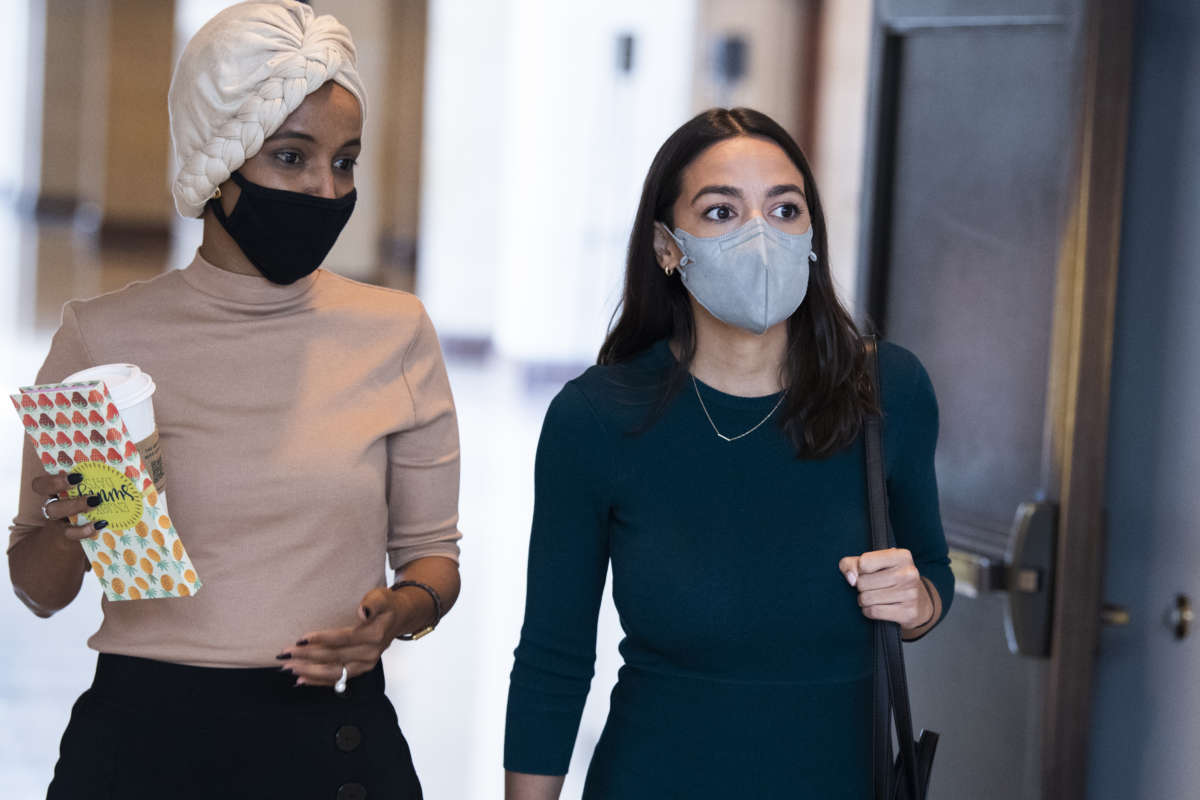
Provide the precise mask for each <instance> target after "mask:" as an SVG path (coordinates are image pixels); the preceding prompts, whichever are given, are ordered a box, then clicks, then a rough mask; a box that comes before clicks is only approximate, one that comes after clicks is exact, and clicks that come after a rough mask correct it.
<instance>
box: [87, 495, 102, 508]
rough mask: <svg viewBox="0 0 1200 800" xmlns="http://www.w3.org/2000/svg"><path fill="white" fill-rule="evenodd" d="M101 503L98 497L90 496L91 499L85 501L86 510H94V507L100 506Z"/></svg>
mask: <svg viewBox="0 0 1200 800" xmlns="http://www.w3.org/2000/svg"><path fill="white" fill-rule="evenodd" d="M103 502H104V501H103V500H101V499H100V497H99V496H98V495H92V496H91V497H89V498H88V499H87V504H88V508H95V507H96V506H98V505H100V504H101V503H103Z"/></svg>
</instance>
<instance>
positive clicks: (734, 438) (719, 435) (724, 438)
mask: <svg viewBox="0 0 1200 800" xmlns="http://www.w3.org/2000/svg"><path fill="white" fill-rule="evenodd" d="M691 378H692V388H693V389H695V390H696V399H697V400H699V401H700V410H701V411H703V412H704V416H706V417H708V424H709V425H712V429H713V433H715V434H717V438H718V439H720V440H721V441H724V442H736V441H737V440H738V439H741V438H742V437H743V436H749V435H750V434H752V433H754V432H755V431H756V430H758V429H759V428H761V427H762V426H763V423H765V422H766V421H767V420H769V419H770V418H771V415H772V414H774V413H775V412H776V411H778V410H779V407H780V406H781V405H783V398H785V397H787V390H786V389H785V390H784V391H783V394H781V395H779V400H778V402H776V403H775V407H774V408H772V409H771V410H770V411H768V412H767V415H766V416H765V417H763V418H762V419H760V420H759V421H758V424H756V425H755V426H754V427H753V428H751V429H750V430H748V431H745V432H744V433H739V434H738V435H737V436H726V435H725V434H723V433H721V431H719V430H717V423H715V422H713V418H712V414H709V413H708V406H706V405H704V398H703V397H701V396H700V386H699V385H697V383H696V376H695V375H692V376H691Z"/></svg>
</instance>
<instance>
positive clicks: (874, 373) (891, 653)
mask: <svg viewBox="0 0 1200 800" xmlns="http://www.w3.org/2000/svg"><path fill="white" fill-rule="evenodd" d="M863 346H864V348H865V350H866V361H867V370H868V372H869V373H870V376H871V382H872V384H873V385H874V387H875V402H876V404H877V405H878V406H879V409H880V415H879V416H871V417H869V418H868V419H867V421H866V429H865V440H866V451H867V498H868V507H869V509H870V514H871V549H872V550H886V549H888V548H890V547H894V546H895V538H894V537H893V535H892V526H891V519H890V517H889V516H888V507H887V486H886V483H885V477H884V465H883V437H882V434H881V428H882V411H883V394H882V393H881V392H880V389H879V348H878V344H877V342H876V340H875V337H874V336H867V337H864V339H863ZM900 647H901V645H900V626H899V625H898V624H896V623H895V622H884V621H882V620H877V621H876V622H875V690H874V694H875V705H874V708H875V710H874V726H873V734H872V770H873V775H874V786H875V800H925V790H926V788H927V787H928V785H929V772H930V768H931V767H932V765H933V754H934V751H935V750H936V749H937V740H938V735H937V734H936V733H934V732H933V731H922V732H921V739H920V742H919V743H914V741H913V725H912V711H911V709H910V708H909V704H908V679H907V678H906V677H905V674H904V653H903V652H902V651H901V649H900ZM893 714H894V715H895V721H896V741H897V743H898V746H899V749H900V753H899V756H898V757H897V758H896V760H895V763H894V764H893V762H892V724H891V723H892V717H893ZM918 756H919V758H918Z"/></svg>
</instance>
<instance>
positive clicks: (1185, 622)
mask: <svg viewBox="0 0 1200 800" xmlns="http://www.w3.org/2000/svg"><path fill="white" fill-rule="evenodd" d="M1195 621H1196V612H1195V611H1193V610H1192V598H1190V597H1188V596H1187V595H1186V594H1181V595H1176V597H1175V607H1174V608H1172V609H1171V610H1170V611H1168V612H1167V627H1169V628H1170V629H1171V631H1172V632H1173V633H1174V634H1175V638H1176V639H1186V638H1187V635H1188V634H1189V633H1191V630H1192V623H1193V622H1195Z"/></svg>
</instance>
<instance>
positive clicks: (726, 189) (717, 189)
mask: <svg viewBox="0 0 1200 800" xmlns="http://www.w3.org/2000/svg"><path fill="white" fill-rule="evenodd" d="M705 194H723V195H727V196H729V197H736V198H737V199H739V200H741V199H742V190H741V189H739V188H737V187H736V186H726V185H723V184H722V185H715V184H714V185H712V186H705V187H704V188H703V189H701V190H700V191H698V192H696V196H695V197H693V198H692V202H693V203H694V202H696V201H697V200H699V199H700V196H701V195H705Z"/></svg>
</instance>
